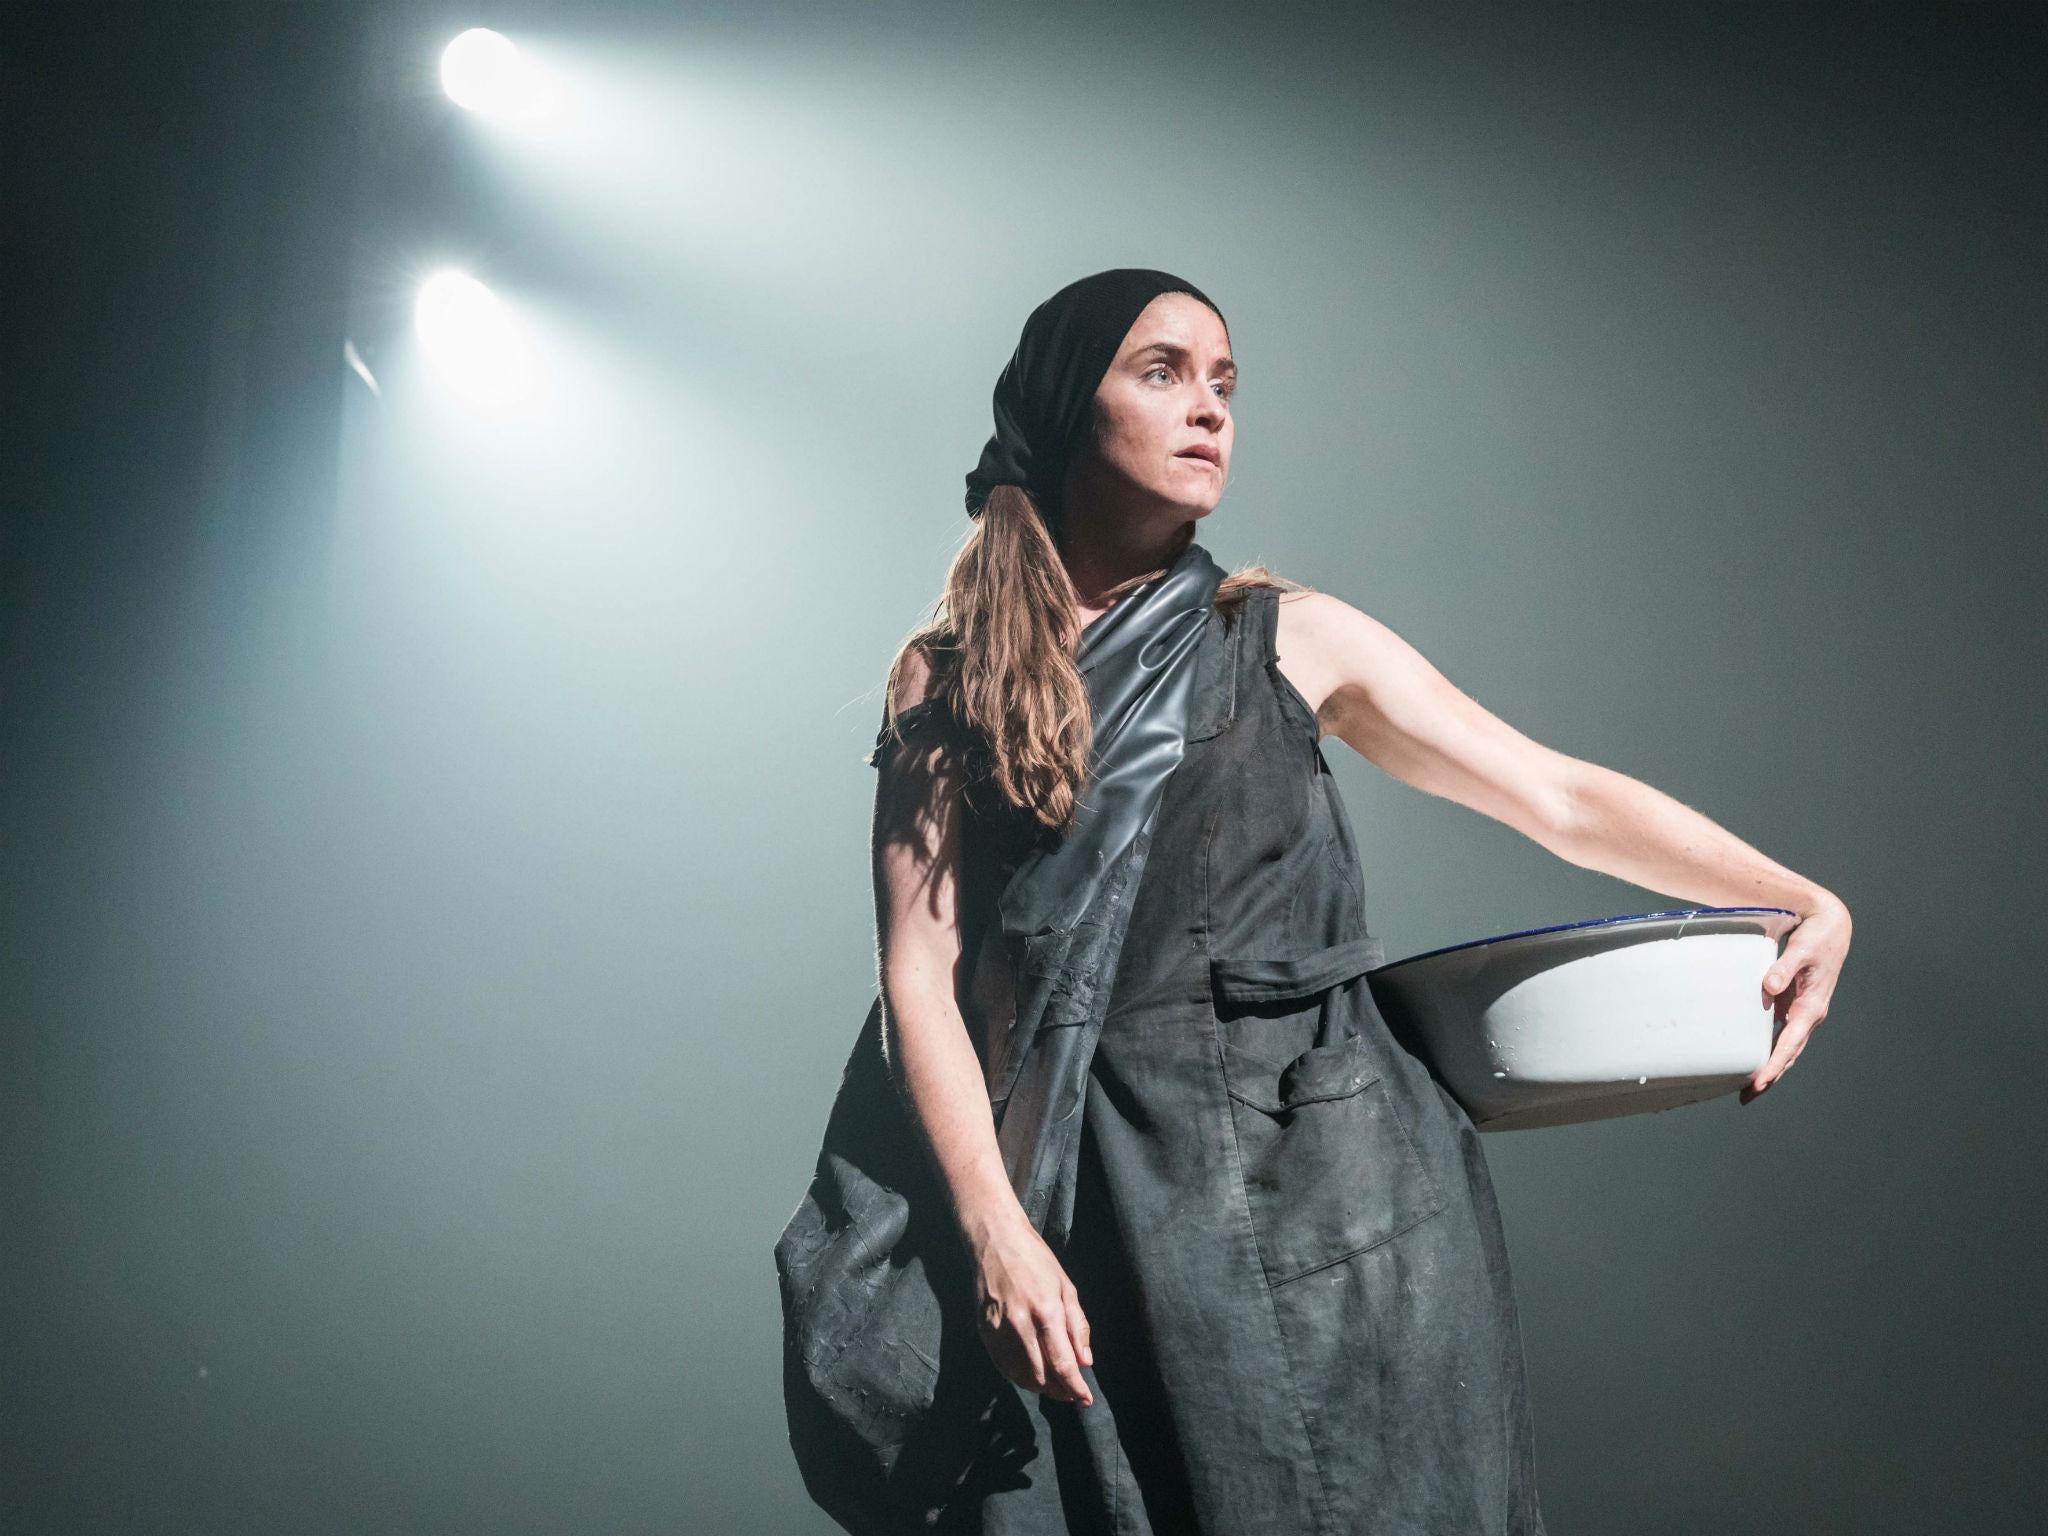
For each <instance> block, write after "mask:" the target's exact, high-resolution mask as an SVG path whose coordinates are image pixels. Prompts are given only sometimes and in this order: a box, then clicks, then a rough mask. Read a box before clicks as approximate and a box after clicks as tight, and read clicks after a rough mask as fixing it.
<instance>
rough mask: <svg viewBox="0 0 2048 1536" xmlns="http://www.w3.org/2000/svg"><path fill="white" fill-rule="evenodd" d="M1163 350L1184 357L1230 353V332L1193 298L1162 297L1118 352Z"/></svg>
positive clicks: (1133, 324)
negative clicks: (1165, 348)
mask: <svg viewBox="0 0 2048 1536" xmlns="http://www.w3.org/2000/svg"><path fill="white" fill-rule="evenodd" d="M1162 346H1163V347H1170V348H1172V349H1174V350H1177V351H1179V352H1182V353H1212V352H1227V351H1228V350H1229V347H1230V331H1229V329H1228V327H1226V326H1225V325H1224V323H1223V317H1222V316H1221V315H1219V314H1217V313H1216V311H1215V310H1213V309H1211V308H1210V307H1209V306H1208V305H1206V304H1204V303H1203V302H1202V301H1201V300H1200V299H1198V298H1196V297H1195V296H1194V295H1193V294H1187V293H1162V294H1161V295H1159V297H1158V298H1156V299H1154V300H1153V301H1152V302H1151V303H1150V304H1148V305H1146V306H1145V309H1144V312H1143V313H1141V314H1140V315H1139V316H1138V318H1137V319H1136V320H1134V321H1132V322H1131V328H1130V330H1129V331H1128V332H1127V333H1126V334H1125V336H1124V341H1123V345H1122V346H1121V347H1119V348H1118V349H1117V351H1118V355H1119V356H1129V355H1130V354H1132V353H1134V352H1138V351H1141V350H1144V349H1146V348H1149V347H1162ZM1222 361H1224V362H1228V361H1229V358H1228V357H1225V358H1223V359H1222Z"/></svg>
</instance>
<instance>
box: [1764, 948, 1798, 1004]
mask: <svg viewBox="0 0 2048 1536" xmlns="http://www.w3.org/2000/svg"><path fill="white" fill-rule="evenodd" d="M1805 964H1806V957H1805V955H1804V954H1802V953H1801V952H1800V951H1798V950H1796V949H1787V950H1786V951H1785V953H1784V954H1782V955H1780V956H1778V958H1777V959H1775V960H1773V961H1772V962H1771V968H1770V969H1769V970H1767V971H1765V972H1764V991H1765V992H1767V993H1769V994H1770V995H1771V996H1772V997H1776V996H1777V995H1778V994H1779V993H1780V992H1782V991H1784V990H1785V988H1786V986H1787V985H1788V984H1790V982H1791V980H1792V978H1793V977H1794V976H1797V975H1798V974H1799V971H1800V968H1801V967H1802V966H1804V965H1805Z"/></svg>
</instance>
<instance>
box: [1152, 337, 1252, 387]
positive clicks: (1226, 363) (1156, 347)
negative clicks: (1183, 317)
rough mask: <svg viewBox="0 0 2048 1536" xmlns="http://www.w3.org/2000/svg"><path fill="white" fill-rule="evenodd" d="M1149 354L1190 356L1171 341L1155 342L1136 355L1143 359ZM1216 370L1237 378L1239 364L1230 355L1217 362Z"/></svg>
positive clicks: (1186, 350) (1184, 348)
mask: <svg viewBox="0 0 2048 1536" xmlns="http://www.w3.org/2000/svg"><path fill="white" fill-rule="evenodd" d="M1148 352H1164V353H1165V354H1166V355H1167V356H1168V357H1173V358H1185V357H1186V356H1187V355H1188V349H1187V348H1186V347H1183V346H1181V345H1180V344H1179V343H1177V342H1171V341H1155V342H1153V343H1152V344H1151V345H1150V346H1145V347H1140V348H1138V351H1137V354H1136V355H1137V356H1138V357H1143V356H1144V355H1145V354H1146V353H1148ZM1216 369H1217V372H1219V373H1227V374H1229V375H1230V376H1231V377H1232V378H1236V377H1237V364H1236V362H1234V361H1233V360H1232V359H1231V358H1230V356H1229V355H1228V354H1225V355H1224V356H1222V357H1220V358H1218V359H1217V360H1216Z"/></svg>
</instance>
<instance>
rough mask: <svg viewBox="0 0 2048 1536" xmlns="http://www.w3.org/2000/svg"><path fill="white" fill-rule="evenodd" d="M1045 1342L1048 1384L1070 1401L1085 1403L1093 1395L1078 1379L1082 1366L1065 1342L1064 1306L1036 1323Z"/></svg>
mask: <svg viewBox="0 0 2048 1536" xmlns="http://www.w3.org/2000/svg"><path fill="white" fill-rule="evenodd" d="M1039 1328H1040V1332H1041V1336H1042V1337H1043V1338H1044V1340H1045V1346H1046V1347H1045V1361H1046V1366H1047V1368H1048V1374H1049V1378H1050V1382H1049V1384H1050V1385H1051V1386H1054V1387H1056V1388H1057V1389H1058V1392H1059V1394H1060V1395H1062V1396H1064V1397H1066V1399H1067V1400H1068V1401H1069V1402H1078V1403H1088V1402H1091V1401H1092V1400H1093V1398H1094V1394H1093V1393H1091V1392H1090V1391H1089V1390H1088V1383H1087V1382H1086V1381H1084V1380H1083V1379H1082V1377H1081V1367H1080V1366H1078V1365H1076V1364H1075V1363H1074V1351H1073V1349H1072V1348H1071V1347H1070V1346H1069V1344H1068V1341H1067V1312H1066V1308H1065V1306H1061V1308H1060V1309H1059V1310H1058V1311H1057V1312H1053V1313H1049V1314H1047V1315H1046V1317H1045V1318H1044V1319H1042V1320H1041V1322H1040V1324H1039Z"/></svg>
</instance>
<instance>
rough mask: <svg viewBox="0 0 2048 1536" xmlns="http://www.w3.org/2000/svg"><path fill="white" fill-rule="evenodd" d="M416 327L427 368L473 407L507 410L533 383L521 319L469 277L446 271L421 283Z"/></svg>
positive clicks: (455, 271) (457, 272) (414, 319)
mask: <svg viewBox="0 0 2048 1536" xmlns="http://www.w3.org/2000/svg"><path fill="white" fill-rule="evenodd" d="M413 325H414V327H415V329H417V330H418V332H419V338H420V349H421V351H422V352H423V353H424V354H425V357H426V360H427V362H428V363H429V364H430V365H431V366H432V367H433V369H434V371H435V372H436V373H437V374H439V375H440V376H441V377H443V378H444V379H446V380H448V381H449V382H450V383H451V384H452V385H454V386H455V388H456V390H457V391H458V392H459V393H460V394H462V395H463V396H465V397H466V398H468V399H470V400H472V401H475V402H478V403H481V404H502V403H504V402H506V401H508V400H511V399H513V398H515V397H516V396H518V395H519V394H521V393H523V392H524V391H525V389H526V388H527V387H528V386H529V385H530V384H531V382H532V360H531V357H530V356H529V353H528V349H527V345H526V337H525V335H524V333H523V330H522V328H521V326H520V324H519V320H518V317H517V316H516V315H514V314H513V313H512V312H511V311H510V310H509V309H507V307H506V306H505V304H504V301H502V300H501V299H500V298H499V297H498V296H497V295H496V294H495V293H493V292H491V290H490V289H488V288H486V287H485V286H484V285H483V284H482V283H480V282H478V281H477V280H476V279H475V278H473V277H471V276H470V275H469V274H468V273H467V272H461V271H457V270H456V269H454V268H452V267H448V268H443V269H442V270H441V271H438V272H435V273H434V274H432V275H431V276H430V277H428V278H427V280H426V281H425V282H423V283H421V284H420V291H419V297H418V299H417V300H416V301H415V302H414V304H413Z"/></svg>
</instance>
